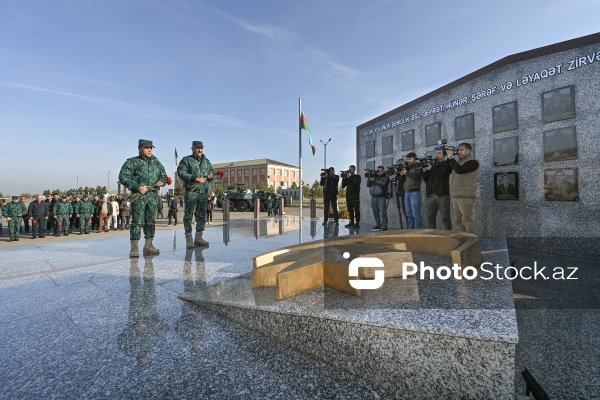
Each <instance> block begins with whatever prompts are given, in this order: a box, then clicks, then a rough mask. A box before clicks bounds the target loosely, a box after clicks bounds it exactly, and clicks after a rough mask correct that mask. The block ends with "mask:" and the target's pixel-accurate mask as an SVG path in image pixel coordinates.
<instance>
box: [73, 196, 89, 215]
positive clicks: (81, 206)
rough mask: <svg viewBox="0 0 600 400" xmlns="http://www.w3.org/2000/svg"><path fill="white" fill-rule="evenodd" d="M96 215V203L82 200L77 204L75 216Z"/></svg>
mask: <svg viewBox="0 0 600 400" xmlns="http://www.w3.org/2000/svg"><path fill="white" fill-rule="evenodd" d="M93 213H94V203H92V202H91V201H90V200H88V201H85V200H81V201H78V202H77V207H76V208H75V214H77V215H83V216H86V217H87V216H89V215H92V214H93Z"/></svg>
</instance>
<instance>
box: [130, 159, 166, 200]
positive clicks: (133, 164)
mask: <svg viewBox="0 0 600 400" xmlns="http://www.w3.org/2000/svg"><path fill="white" fill-rule="evenodd" d="M159 181H160V182H162V183H164V184H165V185H166V184H167V173H166V172H165V167H163V165H162V164H161V163H160V161H158V158H156V157H154V156H151V157H150V158H147V157H145V156H143V155H141V154H140V155H139V156H137V157H131V158H129V159H127V161H125V164H123V166H122V167H121V172H120V173H119V182H121V184H123V185H124V186H125V187H126V188H128V189H129V190H131V192H132V193H139V192H138V190H139V189H140V186H148V193H150V192H152V193H156V191H157V190H158V188H156V187H155V185H156V182H159ZM154 195H156V194H154Z"/></svg>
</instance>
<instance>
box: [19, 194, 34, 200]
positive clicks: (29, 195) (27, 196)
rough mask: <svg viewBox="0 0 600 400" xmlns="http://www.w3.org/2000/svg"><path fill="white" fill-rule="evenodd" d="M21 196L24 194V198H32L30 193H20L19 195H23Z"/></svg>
mask: <svg viewBox="0 0 600 400" xmlns="http://www.w3.org/2000/svg"><path fill="white" fill-rule="evenodd" d="M23 196H25V198H26V199H32V198H33V195H32V194H31V193H21V196H20V197H23Z"/></svg>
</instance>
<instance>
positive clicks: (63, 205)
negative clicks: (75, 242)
mask: <svg viewBox="0 0 600 400" xmlns="http://www.w3.org/2000/svg"><path fill="white" fill-rule="evenodd" d="M72 215H73V206H72V205H71V203H70V202H68V201H67V196H65V195H63V196H62V200H61V201H58V202H56V204H54V218H55V219H56V223H57V225H58V228H56V236H60V234H61V233H62V234H63V235H65V236H69V219H70V218H71V216H72Z"/></svg>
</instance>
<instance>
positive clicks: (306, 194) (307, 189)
mask: <svg viewBox="0 0 600 400" xmlns="http://www.w3.org/2000/svg"><path fill="white" fill-rule="evenodd" d="M311 192H312V190H311V189H310V186H308V185H304V186H302V197H303V198H305V199H307V198H309V197H311V196H312V195H311Z"/></svg>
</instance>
